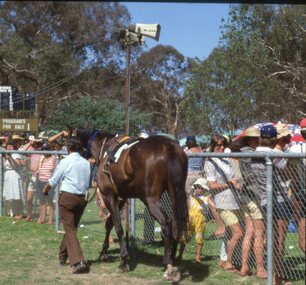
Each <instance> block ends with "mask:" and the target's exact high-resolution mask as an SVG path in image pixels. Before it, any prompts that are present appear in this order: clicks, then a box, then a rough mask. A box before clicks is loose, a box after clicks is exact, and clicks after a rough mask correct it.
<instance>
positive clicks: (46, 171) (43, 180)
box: [37, 143, 56, 224]
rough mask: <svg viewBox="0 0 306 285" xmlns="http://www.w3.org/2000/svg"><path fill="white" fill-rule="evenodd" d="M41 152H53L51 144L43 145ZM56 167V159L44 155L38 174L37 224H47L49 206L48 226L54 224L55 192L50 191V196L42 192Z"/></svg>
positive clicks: (52, 156)
mask: <svg viewBox="0 0 306 285" xmlns="http://www.w3.org/2000/svg"><path fill="white" fill-rule="evenodd" d="M41 150H46V151H48V150H51V149H50V145H49V143H45V144H43V146H42V147H41ZM55 167H56V158H55V156H54V155H51V154H43V155H42V156H41V158H40V161H39V167H38V174H37V195H38V197H39V200H40V214H39V218H38V221H37V223H38V224H43V223H45V218H46V212H47V204H48V206H49V220H48V224H53V218H54V210H55V205H54V202H53V197H54V190H53V189H52V190H50V191H49V193H48V196H45V195H43V193H42V190H43V188H44V186H45V185H46V184H47V182H48V180H49V179H50V178H51V176H52V174H53V171H54V169H55Z"/></svg>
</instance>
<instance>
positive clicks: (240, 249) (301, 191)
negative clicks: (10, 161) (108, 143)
mask: <svg viewBox="0 0 306 285" xmlns="http://www.w3.org/2000/svg"><path fill="white" fill-rule="evenodd" d="M12 153H16V151H0V160H1V161H2V163H1V166H0V175H1V179H2V183H0V205H1V215H13V214H14V213H13V208H14V207H16V206H17V207H18V206H19V207H20V206H21V207H22V209H21V211H22V213H23V214H27V210H28V203H27V200H26V197H27V195H28V191H27V190H28V186H29V183H30V180H31V171H30V170H29V165H30V163H31V155H32V154H42V153H44V154H46V153H50V154H53V155H55V156H56V157H57V161H58V160H59V158H60V156H61V155H63V154H65V153H64V152H54V151H52V152H51V151H50V152H49V151H43V152H42V151H35V152H17V153H18V154H20V155H22V156H24V158H26V160H25V163H24V164H23V165H22V166H20V167H19V168H18V173H19V174H20V177H21V181H20V182H21V183H22V189H23V190H22V193H20V199H21V204H19V205H18V203H17V204H16V203H15V204H16V205H13V204H14V203H13V204H12V201H9V200H7V196H6V195H5V193H4V188H3V185H4V177H5V172H6V171H8V170H7V169H5V167H4V165H5V164H4V163H3V162H4V161H5V159H6V155H7V154H12ZM190 156H197V157H202V158H203V169H202V170H201V171H200V172H199V175H198V177H204V178H205V177H206V176H207V173H205V169H206V168H205V164H206V163H207V161H209V160H216V161H218V160H220V159H225V160H226V161H228V162H229V163H231V165H232V166H231V167H232V168H233V173H235V177H236V178H237V180H238V181H239V185H240V186H241V187H240V188H239V189H238V188H232V189H231V191H232V192H233V193H234V197H235V199H236V202H237V203H238V204H239V213H238V214H237V215H238V217H239V226H240V228H241V230H242V236H241V237H240V238H239V241H238V243H237V245H236V246H235V250H234V254H233V259H232V262H233V264H234V265H235V266H236V267H237V268H240V267H241V266H242V265H243V262H244V261H243V260H245V259H244V258H245V255H246V253H247V263H248V265H249V268H250V269H253V270H254V271H256V270H257V265H258V262H260V257H258V251H260V250H262V251H263V263H264V267H265V269H266V270H267V271H268V284H272V273H273V272H275V273H277V274H280V275H285V277H287V278H288V279H291V280H304V279H305V207H306V206H305V205H306V201H305V200H306V195H305V189H306V168H305V165H306V157H305V154H287V153H280V154H279V153H230V154H225V153H222V154H216V153H201V154H195V155H190ZM217 163H218V162H217ZM235 167H236V169H235ZM196 177H197V176H195V178H196ZM94 192H95V188H91V189H90V190H89V195H88V196H89V203H88V205H87V207H86V209H85V212H84V215H83V217H82V219H81V223H80V228H81V229H80V230H82V232H84V235H85V236H86V235H90V234H92V233H98V234H101V235H102V236H103V235H104V232H105V229H104V224H103V221H104V219H105V217H106V215H107V211H105V209H103V207H101V201H99V199H98V198H97V196H96V195H95V193H94ZM205 195H206V198H208V199H206V201H208V202H206V203H205V206H204V207H205V209H204V211H203V213H204V215H205V219H206V226H205V231H204V237H203V239H204V246H203V256H204V257H206V258H215V259H216V260H218V259H222V258H223V259H224V258H225V259H226V252H227V251H226V249H227V248H228V246H229V244H230V242H231V238H232V235H233V233H232V232H231V231H230V230H229V227H225V228H226V230H225V232H224V235H221V236H220V235H219V236H218V237H216V236H215V232H216V231H217V229H218V226H219V225H218V223H217V220H216V217H215V214H214V212H215V209H214V205H213V203H212V204H211V203H209V201H210V200H212V201H213V195H214V193H213V192H212V191H208V192H206V193H205ZM58 198H59V194H58V191H56V192H55V196H54V202H55V205H56V208H55V209H56V211H55V218H54V223H55V229H56V230H57V231H61V230H62V227H61V224H60V217H59V215H58ZM32 203H33V218H34V221H36V219H37V218H38V216H39V199H38V198H37V195H34V198H33V201H32ZM162 205H163V208H164V210H165V211H166V212H167V214H168V215H171V206H170V201H169V198H168V196H167V194H166V193H164V194H163V196H162ZM254 207H255V208H256V209H258V212H257V213H256V212H255V214H254V213H253V210H254V209H253V208H254ZM217 212H218V213H220V210H217ZM125 213H126V211H125V210H123V211H122V221H123V223H125V222H126V220H127V218H126V214H125ZM252 215H253V216H252ZM256 215H257V216H256ZM128 216H129V219H128V225H127V226H126V227H125V228H128V230H129V231H130V236H131V238H133V241H134V242H135V243H136V244H137V246H152V245H154V244H156V243H157V244H161V242H162V233H161V228H160V225H159V224H158V223H157V222H156V221H154V219H153V218H152V217H151V216H150V214H149V212H148V210H147V208H146V207H145V206H144V204H143V203H142V202H141V201H140V200H134V199H132V200H130V201H129V208H128ZM221 216H222V215H221ZM250 220H251V228H252V230H251V231H250V227H249V226H250V223H249V221H250ZM258 220H259V222H258ZM303 221H304V232H303ZM261 225H262V227H261ZM250 233H251V234H250ZM260 233H262V236H261V238H262V239H261V240H260V238H259V241H260V242H258V240H257V241H256V238H257V237H258V236H260ZM112 235H113V238H114V239H116V234H115V232H114V231H112ZM101 246H102V244H101ZM259 247H262V249H260V248H259ZM224 249H225V250H224ZM186 251H187V252H189V253H194V252H195V243H194V240H193V242H191V243H190V244H188V245H187V247H186ZM224 254H225V257H224ZM259 255H260V254H259Z"/></svg>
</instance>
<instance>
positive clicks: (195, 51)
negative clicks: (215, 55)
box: [122, 2, 230, 59]
mask: <svg viewBox="0 0 306 285" xmlns="http://www.w3.org/2000/svg"><path fill="white" fill-rule="evenodd" d="M122 4H123V5H125V6H126V7H127V8H128V10H129V12H130V14H131V16H132V21H131V23H144V24H155V23H158V24H160V25H161V33H160V38H159V42H157V41H155V40H153V39H151V38H145V41H146V45H147V48H152V47H153V46H155V45H157V44H163V45H171V46H173V47H175V48H176V49H177V50H178V51H179V52H181V53H182V54H183V55H185V56H188V57H198V58H199V59H204V58H207V57H208V55H209V54H210V52H211V51H212V50H213V48H215V47H217V46H218V42H219V38H220V35H221V31H220V25H221V18H224V19H227V18H228V11H229V7H230V4H221V3H220V4H219V3H215V4H213V3H152V2H151V3H145V2H122Z"/></svg>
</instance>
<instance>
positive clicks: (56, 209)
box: [54, 155, 60, 232]
mask: <svg viewBox="0 0 306 285" xmlns="http://www.w3.org/2000/svg"><path fill="white" fill-rule="evenodd" d="M58 162H59V155H57V156H56V165H58ZM59 188H60V185H57V187H56V189H54V191H55V230H56V231H57V232H58V231H59Z"/></svg>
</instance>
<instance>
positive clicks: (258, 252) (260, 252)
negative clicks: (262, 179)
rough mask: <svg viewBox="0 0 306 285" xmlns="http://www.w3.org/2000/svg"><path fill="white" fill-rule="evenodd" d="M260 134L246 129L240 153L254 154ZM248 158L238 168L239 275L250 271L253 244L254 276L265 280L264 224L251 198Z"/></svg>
mask: <svg viewBox="0 0 306 285" xmlns="http://www.w3.org/2000/svg"><path fill="white" fill-rule="evenodd" d="M259 137H260V132H259V129H258V128H255V127H251V128H248V129H247V130H246V131H245V132H244V134H243V136H242V137H241V138H240V139H239V141H240V144H241V146H242V147H241V149H240V151H241V152H254V151H255V149H256V148H257V147H258V145H259ZM250 162H251V159H250V158H240V159H239V167H240V172H241V179H242V180H243V182H242V183H243V185H242V191H241V195H240V202H241V209H242V211H243V213H244V217H245V236H244V238H243V242H242V267H241V269H240V275H241V276H245V275H249V274H250V273H251V272H250V269H249V265H248V258H249V254H250V251H251V247H252V244H253V251H254V255H255V261H256V269H257V272H256V276H257V277H259V278H263V279H265V278H267V271H266V269H265V266H264V239H265V224H264V220H263V215H262V213H261V210H260V207H259V205H258V203H257V202H256V201H255V199H254V197H253V194H252V193H253V188H254V187H256V184H254V181H253V179H252V178H253V176H252V171H251V169H250Z"/></svg>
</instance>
